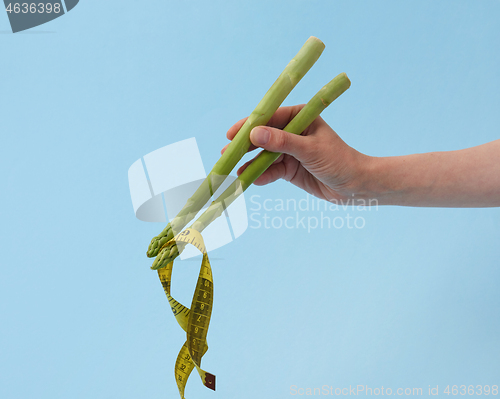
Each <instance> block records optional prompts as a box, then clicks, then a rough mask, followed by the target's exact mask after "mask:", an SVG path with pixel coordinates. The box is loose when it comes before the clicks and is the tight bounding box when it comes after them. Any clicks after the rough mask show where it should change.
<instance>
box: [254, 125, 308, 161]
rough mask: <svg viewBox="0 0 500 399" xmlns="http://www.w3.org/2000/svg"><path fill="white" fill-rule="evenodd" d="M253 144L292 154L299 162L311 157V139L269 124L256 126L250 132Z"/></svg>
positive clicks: (269, 149) (272, 150)
mask: <svg viewBox="0 0 500 399" xmlns="http://www.w3.org/2000/svg"><path fill="white" fill-rule="evenodd" d="M250 141H251V142H252V144H253V145H255V146H257V147H261V148H263V149H265V150H268V151H271V152H282V153H285V154H289V155H292V156H293V157H295V158H297V159H298V160H299V161H301V162H305V161H308V160H309V159H310V158H311V155H312V154H311V153H312V151H311V150H312V148H311V141H310V140H307V139H306V137H303V136H300V135H298V134H293V133H288V132H285V131H283V130H280V129H276V128H274V127H269V126H257V127H254V128H253V129H252V131H251V132H250Z"/></svg>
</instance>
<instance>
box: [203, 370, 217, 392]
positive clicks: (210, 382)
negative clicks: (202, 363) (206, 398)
mask: <svg viewBox="0 0 500 399" xmlns="http://www.w3.org/2000/svg"><path fill="white" fill-rule="evenodd" d="M205 386H206V387H207V388H210V389H211V390H213V391H215V375H213V374H210V373H207V372H205Z"/></svg>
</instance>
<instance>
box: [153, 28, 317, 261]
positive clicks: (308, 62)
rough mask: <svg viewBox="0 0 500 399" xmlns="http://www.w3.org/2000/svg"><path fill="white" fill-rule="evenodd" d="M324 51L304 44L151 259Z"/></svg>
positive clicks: (314, 40) (168, 229)
mask: <svg viewBox="0 0 500 399" xmlns="http://www.w3.org/2000/svg"><path fill="white" fill-rule="evenodd" d="M324 48H325V45H324V44H323V42H322V41H321V40H319V39H318V38H316V37H313V36H311V37H310V38H309V39H308V40H307V41H306V42H305V44H304V45H303V46H302V48H301V49H300V51H299V52H298V53H297V55H296V56H295V57H294V58H293V59H292V60H291V61H290V62H289V63H288V65H287V66H286V68H285V69H284V70H283V72H282V73H281V75H280V76H279V77H278V79H277V80H276V82H274V84H273V85H272V86H271V88H270V89H269V90H268V92H267V93H266V94H265V96H264V97H263V98H262V100H261V101H260V102H259V104H258V105H257V107H256V108H255V110H254V111H253V112H252V113H251V114H250V116H249V117H248V119H247V120H246V122H245V123H244V124H243V126H242V127H241V129H240V130H239V131H238V133H237V134H236V137H235V138H234V139H233V141H232V142H231V144H230V145H229V147H228V148H227V149H226V151H225V152H224V154H223V155H222V156H221V157H220V159H219V160H218V161H217V163H216V164H215V165H214V167H213V169H212V171H211V172H210V173H209V175H208V176H207V178H206V179H205V181H204V182H203V183H202V184H201V185H200V187H199V188H198V189H197V190H196V191H195V193H194V194H193V195H192V196H191V198H189V200H188V201H187V202H186V205H184V207H183V208H182V209H181V211H180V212H179V214H178V215H177V216H176V217H175V218H174V219H173V220H172V221H171V222H170V223H169V224H168V225H167V227H165V229H164V230H163V231H162V232H161V233H160V234H159V235H158V236H156V237H154V238H153V239H152V240H151V243H150V244H149V248H148V251H147V256H148V257H153V256H156V255H157V254H158V251H159V249H160V248H161V247H162V245H163V244H165V243H166V242H168V241H170V240H171V239H172V238H173V237H174V234H176V233H179V232H180V231H181V230H182V229H183V228H184V227H186V225H187V224H188V223H189V222H190V221H191V220H192V219H193V218H194V217H195V216H196V214H197V213H198V212H199V211H200V209H202V208H203V207H204V206H205V204H206V203H207V202H208V201H209V200H210V198H211V197H212V195H213V193H214V192H215V191H217V189H218V188H219V187H220V185H221V184H222V182H223V181H224V179H225V178H226V177H227V176H228V175H229V174H230V173H231V171H232V170H233V168H234V167H235V166H236V164H237V163H238V162H239V161H240V159H241V158H242V157H243V155H244V154H245V153H246V152H247V151H248V148H249V147H250V144H251V143H250V131H251V130H252V129H253V128H254V127H256V126H259V125H265V124H266V123H267V122H268V121H269V119H271V117H272V116H273V114H274V113H275V112H276V110H277V109H278V107H279V106H280V105H281V103H282V102H283V101H284V100H285V98H286V97H287V96H288V94H290V92H291V91H292V89H293V88H294V87H295V86H296V85H297V83H298V82H299V81H300V80H301V79H302V78H303V77H304V75H305V74H306V73H307V71H309V69H311V67H312V66H313V65H314V63H315V62H316V61H317V60H318V58H319V57H320V55H321V53H322V52H323V49H324Z"/></svg>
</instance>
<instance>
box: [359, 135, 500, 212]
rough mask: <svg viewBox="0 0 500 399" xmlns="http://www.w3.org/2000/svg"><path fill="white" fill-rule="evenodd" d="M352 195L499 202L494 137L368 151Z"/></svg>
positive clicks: (396, 200)
mask: <svg viewBox="0 0 500 399" xmlns="http://www.w3.org/2000/svg"><path fill="white" fill-rule="evenodd" d="M361 169H362V172H361V176H362V177H361V179H360V183H359V186H358V189H357V190H355V191H356V194H355V196H356V197H357V198H364V199H377V201H378V204H379V205H402V206H426V207H464V208H465V207H494V206H500V140H496V141H493V142H490V143H487V144H483V145H480V146H477V147H472V148H467V149H464V150H459V151H449V152H432V153H425V154H414V155H407V156H398V157H381V158H377V157H368V158H366V159H365V160H364V162H363V166H362V167H361Z"/></svg>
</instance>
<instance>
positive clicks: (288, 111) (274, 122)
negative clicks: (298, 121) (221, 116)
mask: <svg viewBox="0 0 500 399" xmlns="http://www.w3.org/2000/svg"><path fill="white" fill-rule="evenodd" d="M304 106H305V104H300V105H293V106H289V107H281V108H278V109H277V110H276V112H275V113H274V115H273V116H272V117H271V119H269V122H267V124H266V125H267V126H271V127H275V128H278V129H283V128H284V127H285V126H286V125H288V123H289V122H290V121H291V120H292V119H293V118H295V115H297V114H298V113H299V111H300V110H301V109H302V108H304ZM247 119H248V117H246V118H243V119H240V120H239V121H238V122H236V123H235V124H234V125H233V126H231V127H230V128H229V130H228V131H227V133H226V137H227V138H228V139H229V140H232V139H234V136H236V133H238V132H239V130H240V129H241V127H242V126H243V124H244V123H245V122H246V120H247Z"/></svg>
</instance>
